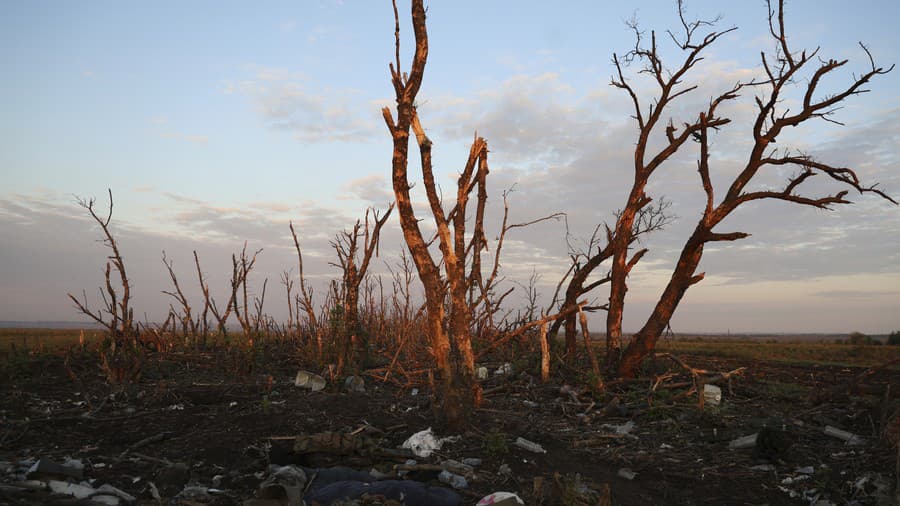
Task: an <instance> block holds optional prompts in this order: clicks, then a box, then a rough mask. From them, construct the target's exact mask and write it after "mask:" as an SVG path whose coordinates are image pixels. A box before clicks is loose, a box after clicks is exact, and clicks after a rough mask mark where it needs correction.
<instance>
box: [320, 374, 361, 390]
mask: <svg viewBox="0 0 900 506" xmlns="http://www.w3.org/2000/svg"><path fill="white" fill-rule="evenodd" d="M323 386H324V385H323ZM344 390H347V391H348V392H358V393H363V392H365V391H366V380H364V379H363V378H362V376H347V379H346V380H344Z"/></svg>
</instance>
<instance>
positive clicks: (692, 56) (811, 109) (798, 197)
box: [606, 0, 896, 377]
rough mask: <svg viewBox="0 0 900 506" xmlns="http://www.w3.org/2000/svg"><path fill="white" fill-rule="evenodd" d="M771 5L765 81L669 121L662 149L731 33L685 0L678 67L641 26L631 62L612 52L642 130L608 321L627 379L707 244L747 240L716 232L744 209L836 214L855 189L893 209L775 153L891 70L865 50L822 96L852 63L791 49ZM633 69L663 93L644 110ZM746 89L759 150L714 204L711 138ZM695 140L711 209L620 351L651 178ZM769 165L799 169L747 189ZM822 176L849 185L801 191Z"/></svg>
mask: <svg viewBox="0 0 900 506" xmlns="http://www.w3.org/2000/svg"><path fill="white" fill-rule="evenodd" d="M768 5H769V32H770V35H771V39H772V41H773V42H774V43H775V47H776V49H775V51H774V55H767V54H766V53H765V52H762V53H761V55H762V67H763V70H764V71H765V77H764V78H762V79H760V80H755V81H749V82H743V83H738V84H736V85H734V86H733V87H732V88H730V89H728V90H726V91H724V92H723V93H721V94H719V95H717V96H714V97H713V98H712V99H711V100H710V102H709V104H708V106H707V107H706V108H705V110H702V111H700V112H699V113H698V114H697V116H696V119H695V120H693V121H691V122H686V123H684V124H683V125H681V126H675V124H674V123H673V122H672V120H671V119H670V120H669V121H668V124H666V125H665V126H664V127H662V128H663V130H664V135H665V140H664V142H663V145H662V147H661V148H660V149H659V150H658V151H651V150H650V142H649V140H650V137H651V134H653V133H654V132H656V131H658V130H659V128H660V127H661V123H662V122H663V121H664V119H665V118H664V116H665V115H667V114H668V112H667V111H668V110H669V109H670V108H671V104H672V103H673V101H674V100H676V99H677V98H679V97H681V96H683V95H685V94H687V93H690V92H691V91H693V90H694V89H695V88H696V87H697V86H696V85H689V86H688V85H684V84H683V81H684V79H685V78H686V76H687V75H688V74H689V73H690V72H691V71H692V70H693V69H694V67H695V65H696V64H697V63H699V62H700V61H701V60H702V59H703V56H702V55H703V54H704V52H705V51H706V50H707V48H709V47H710V46H711V45H712V44H714V43H715V42H716V41H717V40H718V39H719V38H720V37H722V36H723V35H725V34H727V33H729V32H731V31H732V30H734V28H729V29H725V30H722V31H716V30H715V28H714V23H713V22H709V21H690V22H689V21H687V20H686V18H685V14H684V9H683V6H682V4H681V2H680V1H679V2H678V6H679V15H680V20H681V28H682V31H681V33H679V34H675V33H673V32H669V33H668V35H669V38H670V39H671V40H672V41H673V42H674V43H675V44H676V46H677V48H678V49H680V50H681V52H682V54H683V59H682V60H681V61H680V63H679V64H678V65H677V67H674V68H669V67H668V66H666V65H665V64H664V62H663V59H662V56H661V54H660V52H659V50H658V46H657V37H656V33H655V32H651V34H650V39H649V41H648V40H646V39H645V37H644V34H643V32H641V31H639V30H638V28H637V26H636V24H635V25H634V26H633V28H634V32H635V38H636V42H635V46H634V48H633V49H632V50H631V51H629V52H628V53H627V54H625V55H624V56H619V55H615V54H614V55H613V60H612V61H613V64H614V66H615V69H616V75H614V76H613V78H612V85H613V86H615V87H617V88H619V89H622V90H624V91H625V93H626V94H627V95H628V96H629V97H630V99H631V102H632V105H633V107H634V113H633V118H634V120H635V122H636V124H637V141H636V143H635V153H634V179H633V185H632V188H631V191H630V193H629V195H628V199H627V201H626V204H625V207H624V208H623V209H622V212H621V213H620V215H619V217H618V219H617V220H616V226H615V228H614V229H613V230H612V233H611V234H610V236H609V237H610V241H609V248H610V250H611V257H612V265H611V269H610V281H609V284H610V296H609V305H608V306H609V307H608V313H607V322H606V330H607V334H608V339H609V341H610V343H611V344H610V355H609V357H608V359H610V360H611V361H612V365H613V366H614V368H615V371H616V373H617V374H618V375H620V376H625V377H629V376H634V375H635V374H636V373H637V371H638V367H639V365H640V363H641V361H642V360H643V358H644V357H646V356H647V355H648V354H650V353H652V352H653V350H654V348H655V345H656V342H657V340H658V339H659V337H660V335H661V334H662V332H663V331H664V330H665V329H666V328H667V326H668V325H669V322H670V320H671V318H672V315H673V313H674V312H675V309H676V308H677V307H678V304H679V302H680V301H681V298H682V297H683V295H684V293H685V292H686V291H687V289H688V288H690V287H691V286H693V285H695V284H697V283H699V282H700V281H701V280H703V277H704V273H697V272H696V271H697V267H698V265H699V263H700V259H701V258H702V256H703V249H704V246H705V245H706V244H707V243H710V242H720V241H735V240H739V239H743V238H745V237H748V236H749V234H748V233H745V232H718V231H715V230H714V229H715V227H716V226H717V225H719V224H720V223H721V222H722V220H724V219H725V218H726V217H727V216H729V215H730V214H731V213H732V212H733V211H734V210H736V209H738V208H739V207H740V206H742V205H744V204H746V203H748V202H753V201H763V200H781V201H785V202H791V203H795V204H800V205H805V206H812V207H816V208H819V209H831V208H832V206H834V205H837V204H849V203H850V201H849V200H847V198H846V196H847V193H848V189H852V190H856V191H857V192H859V193H860V194H866V193H871V194H874V195H877V196H879V197H882V198H884V199H886V200H888V201H890V202H893V203H894V204H896V202H895V201H894V200H893V199H892V198H891V197H889V196H888V195H887V194H885V193H883V192H882V191H881V190H880V189H878V188H877V185H868V186H867V185H864V184H863V183H861V182H860V180H859V178H858V177H857V174H856V172H855V171H854V170H853V169H851V168H847V167H838V166H834V165H831V164H829V163H827V162H822V161H819V160H817V159H816V158H814V157H813V156H812V155H809V154H806V153H803V152H800V151H797V150H791V149H790V148H787V147H783V148H781V147H775V143H776V141H777V140H778V137H779V135H780V134H781V133H782V132H783V131H784V130H785V129H786V128H788V127H800V126H803V125H804V124H806V123H807V122H809V121H811V120H816V119H821V120H825V121H829V122H832V123H838V124H840V123H839V122H838V121H837V120H835V119H834V117H833V115H834V113H835V112H836V111H837V109H838V108H839V107H840V104H841V103H842V102H843V101H844V100H846V99H847V98H849V97H851V96H853V95H857V94H860V93H864V92H866V91H868V90H866V89H865V88H864V87H865V86H866V84H867V83H869V81H870V80H871V79H873V78H874V77H876V76H879V75H882V74H885V73H887V72H889V71H890V70H891V69H893V66H892V67H891V68H888V69H885V68H882V67H879V66H877V65H876V64H875V61H874V59H873V58H872V55H871V53H870V52H869V50H868V49H867V48H866V47H865V46H864V45H862V44H860V47H861V48H862V51H863V53H864V54H865V55H866V57H867V63H868V68H866V69H865V70H863V71H862V72H861V73H859V74H857V75H855V76H854V77H853V79H852V80H851V82H850V84H849V85H847V86H845V87H839V88H837V89H836V90H833V91H828V92H824V91H823V90H822V86H823V82H824V80H825V79H826V78H828V77H831V75H832V72H834V71H835V70H837V69H840V68H842V67H844V66H845V65H846V64H847V60H834V59H822V58H820V57H819V55H818V52H819V50H818V49H816V50H813V51H800V52H796V51H793V50H791V48H790V47H789V44H788V37H787V33H786V31H785V23H784V14H785V10H784V1H783V0H779V1H778V3H777V5H776V6H773V5H772V3H771V2H769V3H768ZM704 32H705V33H704ZM632 64H633V65H638V66H639V70H638V72H639V73H641V74H645V75H648V76H650V78H651V81H654V82H655V83H656V85H657V92H656V94H655V96H654V97H653V99H652V100H651V101H650V103H649V105H647V106H643V105H641V104H642V100H641V99H639V97H638V91H637V88H636V87H635V86H634V85H633V83H632V79H631V78H629V77H626V72H625V68H626V67H627V66H629V65H632ZM746 90H757V91H756V92H757V94H756V96H755V103H756V108H757V113H756V118H755V120H754V122H753V125H752V128H751V130H750V131H751V132H752V136H753V138H752V141H753V145H752V147H751V148H750V150H749V152H748V153H747V154H746V159H747V161H746V163H745V165H744V167H743V168H742V169H741V170H740V172H739V173H738V174H737V175H736V176H735V177H734V179H733V180H732V181H731V184H730V185H729V187H728V189H727V190H726V191H725V193H724V195H723V196H721V198H720V200H719V201H718V203H717V202H716V195H715V192H714V188H713V184H712V180H711V177H710V164H711V162H712V160H711V157H710V137H711V135H712V134H713V133H714V132H715V131H717V130H718V129H720V128H722V127H724V126H726V125H728V124H729V123H730V122H731V119H730V118H727V117H724V116H722V115H721V114H720V111H719V108H720V106H721V105H722V104H724V103H726V102H730V101H732V100H735V99H736V98H737V97H738V95H739V93H740V92H743V91H746ZM790 90H798V91H799V93H800V96H801V97H802V98H801V100H800V103H799V104H798V106H796V107H795V108H794V109H790V108H788V107H787V106H786V101H785V98H786V97H787V95H788V93H789V92H790ZM688 141H692V142H693V143H695V144H697V145H698V146H699V159H698V161H697V171H698V172H699V175H700V183H701V185H702V188H703V190H704V192H705V194H706V206H705V209H704V210H703V212H702V215H701V217H700V219H699V220H698V222H697V224H696V226H695V228H694V231H693V232H692V233H691V235H690V237H689V238H688V239H687V241H686V242H685V243H684V246H683V247H682V250H681V254H680V256H679V258H678V263H677V265H676V266H675V268H674V270H673V272H672V276H671V278H670V280H669V282H668V283H667V285H666V287H665V289H664V290H663V293H662V294H661V296H660V299H659V301H658V302H657V304H656V306H655V308H654V309H653V312H652V313H651V314H650V316H649V317H648V318H647V320H646V322H645V323H644V325H643V326H642V327H641V329H640V330H639V331H638V332H637V333H636V334H635V335H634V337H633V339H632V340H631V342H630V344H629V345H628V347H627V348H626V349H625V350H624V351H622V352H621V354H620V350H621V347H620V338H621V335H622V316H623V309H624V306H625V292H626V291H627V285H626V280H627V277H628V274H629V272H630V271H631V269H632V267H634V265H635V264H636V263H637V261H639V260H640V257H641V256H642V255H643V252H644V250H638V251H637V252H632V251H631V250H630V249H629V244H631V242H632V240H633V238H634V235H635V231H636V230H637V229H636V227H635V220H636V219H637V217H638V216H640V212H641V210H642V209H644V208H646V206H648V205H650V203H651V201H652V199H651V197H650V196H648V195H647V194H646V192H645V190H646V188H647V184H648V182H649V181H650V178H651V177H652V176H653V175H654V174H655V173H656V172H657V171H658V169H659V168H660V167H662V166H663V165H664V164H665V162H667V161H668V160H669V159H670V158H671V156H672V155H673V154H674V153H676V152H677V151H679V150H680V149H681V148H682V147H683V146H685V145H686V144H687V143H688ZM779 146H780V145H779ZM772 168H775V169H782V168H794V169H795V170H797V172H795V174H794V175H793V176H790V177H789V178H788V179H787V181H786V182H785V184H784V186H783V188H782V189H780V190H754V189H751V188H750V187H749V186H748V185H749V184H750V183H751V182H752V181H753V180H754V178H755V177H756V176H757V175H758V174H759V173H760V172H761V171H765V170H766V169H772ZM816 175H823V176H826V177H827V178H829V179H830V180H832V181H833V182H835V183H837V184H838V185H842V186H844V187H845V189H842V190H840V191H836V192H834V193H828V194H824V195H819V196H808V195H804V194H800V193H798V190H800V189H801V188H802V187H803V183H805V182H807V181H808V180H809V179H810V178H811V177H813V176H816ZM804 188H805V187H804Z"/></svg>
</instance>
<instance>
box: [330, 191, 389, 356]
mask: <svg viewBox="0 0 900 506" xmlns="http://www.w3.org/2000/svg"><path fill="white" fill-rule="evenodd" d="M393 210H394V204H390V205H389V206H388V208H387V211H385V213H384V216H379V213H378V211H376V210H374V209H372V208H369V209H366V217H365V222H363V223H361V222H360V220H356V224H355V225H353V229H352V230H350V231H347V230H344V231H343V232H341V233H340V234H338V235H337V236H336V237H335V239H334V240H333V241H331V246H332V247H333V248H334V251H335V253H337V257H338V261H337V263H332V264H331V265H334V266H335V267H338V268H340V269H341V282H342V284H343V294H344V296H343V299H342V302H343V317H344V328H343V331H344V332H343V334H344V335H342V336H339V339H340V343H339V344H338V374H340V373H341V371H342V370H343V366H344V364H345V363H346V364H350V365H351V367H352V368H353V369H354V373H355V372H358V371H356V370H355V369H357V368H358V366H359V363H358V358H359V357H358V355H359V353H360V352H364V350H365V349H366V346H367V343H366V342H365V338H364V335H363V332H361V330H362V329H361V328H360V326H359V287H360V285H361V284H362V282H363V280H364V279H365V278H366V272H368V270H369V263H370V262H371V260H372V256H373V255H375V256H377V255H378V244H379V238H380V236H381V227H383V226H384V224H385V223H386V222H387V220H388V218H389V217H390V216H391V211H393ZM370 213H371V215H372V222H371V226H370V222H369V214H370ZM360 238H362V240H363V244H362V257H361V258H360V256H359V253H360V252H359V239H360Z"/></svg>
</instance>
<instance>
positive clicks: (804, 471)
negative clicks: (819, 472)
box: [794, 466, 816, 474]
mask: <svg viewBox="0 0 900 506" xmlns="http://www.w3.org/2000/svg"><path fill="white" fill-rule="evenodd" d="M794 472H795V473H800V474H816V469H815V468H814V467H813V466H806V467H798V468H797V470H796V471H794Z"/></svg>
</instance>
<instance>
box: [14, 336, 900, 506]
mask: <svg viewBox="0 0 900 506" xmlns="http://www.w3.org/2000/svg"><path fill="white" fill-rule="evenodd" d="M681 358H682V359H683V360H684V361H685V362H687V363H688V364H690V365H692V366H693V367H697V368H704V369H707V370H711V371H729V370H734V369H736V368H738V367H742V366H746V367H747V370H746V371H745V372H744V373H743V374H742V375H739V376H737V377H735V378H734V379H732V380H731V381H730V384H729V382H721V383H719V384H720V386H721V387H722V391H723V395H722V397H723V399H722V404H721V406H719V407H711V406H709V405H707V406H706V407H705V408H704V409H702V410H701V409H700V408H699V407H698V397H697V395H696V394H695V393H692V394H690V395H684V394H685V393H687V392H688V390H689V389H690V387H691V386H690V383H691V382H692V381H691V379H690V376H686V375H683V374H681V372H682V371H680V370H677V369H673V371H672V372H673V373H678V375H676V376H673V377H671V378H669V379H668V380H667V381H665V382H663V383H662V385H661V386H660V387H659V388H658V389H657V391H656V392H655V393H653V394H652V395H651V393H650V386H651V383H652V378H654V377H659V375H660V374H663V373H664V372H665V369H663V364H664V362H663V361H661V360H660V361H659V364H657V365H656V366H657V367H658V370H656V371H655V373H656V374H655V375H654V374H649V373H648V374H649V375H648V378H650V379H646V380H641V381H636V382H633V383H621V384H618V385H611V386H610V387H609V389H608V390H607V392H606V393H605V394H604V395H600V394H598V393H596V392H591V391H590V390H589V389H587V388H582V387H581V386H580V385H582V384H583V383H579V382H578V381H576V380H575V379H574V378H575V375H574V374H573V375H572V377H571V378H568V379H564V378H562V377H561V376H557V377H555V378H553V379H552V380H551V382H550V383H549V384H546V385H545V384H542V383H540V381H538V379H537V377H535V376H533V372H517V371H514V372H513V374H510V375H503V376H492V377H491V378H490V379H489V380H487V381H485V382H484V385H483V386H484V389H485V392H486V402H485V404H484V405H483V407H482V408H481V409H479V410H477V411H476V412H475V413H474V414H473V415H472V417H471V420H470V423H469V426H468V428H467V429H465V430H463V431H458V432H451V431H449V430H447V428H446V427H443V426H441V425H440V424H437V423H436V422H435V419H434V416H433V413H432V410H431V406H430V402H429V392H428V387H427V385H418V386H417V389H418V392H417V393H416V394H415V395H414V390H412V386H411V385H405V386H403V387H401V386H399V385H397V384H394V383H391V382H387V383H383V382H380V381H378V380H376V379H375V378H374V377H373V376H367V377H366V392H365V393H345V392H341V391H340V389H339V388H338V386H339V385H340V384H342V383H343V382H341V381H338V382H336V383H337V384H338V385H334V384H329V386H328V387H327V388H326V389H325V390H323V391H321V392H311V391H308V390H304V389H301V388H298V387H295V386H294V385H293V377H294V375H295V374H296V372H297V370H298V369H299V368H300V367H299V366H298V365H297V360H295V359H293V358H291V357H286V356H282V357H280V358H272V357H267V358H266V359H265V360H264V361H261V362H259V363H264V364H265V366H264V367H262V366H259V365H256V366H254V367H246V368H243V367H238V366H237V365H236V364H238V362H236V361H234V360H232V358H231V355H229V354H227V353H224V352H221V353H219V352H213V353H189V354H178V353H169V354H165V355H148V356H145V357H144V365H143V371H142V374H141V377H140V380H139V381H138V382H137V383H134V384H128V385H124V386H122V385H109V384H108V383H107V381H106V377H105V375H104V374H103V373H102V372H101V370H100V368H99V366H98V360H97V355H96V354H95V353H83V354H80V355H75V356H73V357H72V358H71V359H70V361H69V366H68V369H67V367H66V365H65V364H64V359H63V358H62V357H60V356H54V355H49V354H48V355H38V356H32V357H28V358H27V359H23V358H22V357H18V358H16V359H15V360H13V359H12V358H10V359H8V360H7V364H6V366H5V368H4V369H3V370H2V371H0V374H2V376H0V377H2V384H0V399H2V402H0V422H2V426H0V461H6V462H9V463H16V462H19V461H23V460H27V459H34V460H36V459H50V460H53V461H57V462H62V461H64V460H65V459H66V458H73V459H80V460H81V461H83V462H84V464H85V478H86V479H92V480H95V481H93V482H92V483H93V484H94V485H95V486H99V485H101V484H103V483H108V484H111V485H113V486H115V487H118V488H120V489H122V490H124V491H126V492H128V493H130V494H132V495H134V496H136V497H138V499H139V502H140V503H146V504H156V501H155V500H154V499H153V498H152V495H151V487H150V483H151V482H152V483H153V484H154V486H155V487H156V488H157V489H158V490H159V493H160V495H162V496H163V497H164V498H166V497H172V496H174V495H175V494H177V493H178V492H180V491H181V489H182V488H183V486H184V485H185V484H196V485H202V486H205V487H213V485H214V483H215V484H217V485H216V488H218V489H221V490H222V492H221V493H220V494H218V495H216V496H214V500H213V503H215V504H241V502H242V501H244V500H245V499H248V498H251V497H253V496H254V493H255V492H256V489H257V487H258V485H259V482H260V481H261V480H262V479H263V478H264V477H265V472H266V470H267V466H268V464H269V463H270V461H275V462H278V461H284V460H285V459H287V460H290V458H291V456H290V453H291V452H290V448H291V445H292V443H293V441H292V439H291V437H293V436H298V435H303V434H314V433H319V432H326V431H337V432H353V433H355V434H358V435H364V436H367V437H371V438H374V439H375V440H377V441H379V442H380V446H382V447H384V448H388V449H396V448H398V447H399V446H400V445H401V443H402V442H403V441H404V440H405V439H406V438H408V437H409V436H410V435H411V434H413V433H415V432H418V431H420V430H423V429H425V428H427V427H433V428H434V431H435V433H436V434H438V435H440V436H449V435H459V436H461V438H460V440H459V441H457V442H455V443H448V444H447V445H445V446H444V448H443V449H442V450H440V451H438V452H436V453H435V455H433V456H432V457H431V458H430V459H419V462H420V463H427V462H431V463H436V462H439V461H441V460H444V459H456V460H462V459H463V458H471V457H476V458H481V459H483V463H482V464H481V465H480V466H478V467H477V468H476V472H475V478H474V479H473V480H470V486H469V488H468V489H466V490H463V491H461V494H462V495H463V497H464V499H465V504H475V502H477V500H478V499H479V498H480V497H482V496H484V495H486V494H488V493H490V492H494V491H498V490H503V491H511V492H516V493H517V494H518V495H519V496H520V497H522V498H523V499H524V500H525V501H526V503H527V504H598V503H602V500H603V496H604V494H605V492H604V491H605V490H606V489H607V486H608V490H609V496H610V497H611V500H612V504H812V503H814V502H815V500H816V499H817V498H818V499H819V500H825V499H827V500H830V501H832V503H834V504H852V503H854V502H853V501H856V503H857V504H878V501H879V500H882V501H888V499H886V497H895V496H894V495H893V494H894V493H895V492H894V491H892V490H890V487H893V486H895V483H894V480H895V478H894V470H895V467H894V466H895V458H896V450H894V449H893V448H892V447H891V443H889V442H888V440H886V439H885V438H884V437H883V433H882V432H883V430H882V429H883V427H884V426H885V425H889V424H890V423H891V420H892V418H891V417H892V416H896V408H897V403H896V399H892V398H891V392H890V390H891V389H890V388H888V387H889V386H892V387H893V390H894V393H896V392H897V391H898V390H900V388H898V387H900V372H898V371H896V370H890V369H888V370H880V371H876V372H875V373H873V374H870V375H866V376H865V378H863V379H862V380H861V381H859V382H856V383H858V385H856V386H854V388H853V389H851V388H850V386H851V385H852V384H854V378H857V376H858V375H859V374H860V373H861V372H862V371H863V370H862V369H850V368H838V367H791V366H783V365H774V364H768V363H736V362H734V361H723V360H715V359H712V358H710V357H699V356H697V357H691V356H684V357H681ZM487 365H489V366H493V368H496V367H497V364H487ZM667 365H668V363H666V366H667ZM69 371H71V373H72V374H70V372H69ZM248 371H249V372H248ZM560 374H563V373H560ZM270 377H271V383H270V379H269V378H270ZM679 382H683V383H686V384H685V385H684V386H681V387H679V386H672V385H676V384H677V383H679ZM563 384H568V385H572V387H573V388H574V390H575V394H573V395H568V394H566V395H561V394H560V388H561V386H562V385H563ZM845 386H846V387H845ZM670 387H671V388H670ZM851 390H852V391H851ZM886 390H887V393H886V394H885V391H886ZM629 421H631V422H633V423H634V424H635V427H634V429H633V430H631V431H630V432H628V433H627V434H617V433H616V427H621V426H623V424H626V423H627V422H629ZM893 423H895V424H896V423H898V422H896V420H895V419H894V422H893ZM826 426H832V427H836V428H839V429H842V430H845V431H849V432H852V433H854V434H856V435H858V436H860V437H861V438H862V442H861V444H860V445H857V446H848V445H847V444H846V443H845V441H843V440H841V439H838V438H836V437H831V436H828V435H825V434H824V433H823V429H824V428H825V427H826ZM761 430H762V433H763V434H765V438H764V439H765V441H760V443H762V444H761V445H758V446H757V448H755V449H754V448H750V449H737V450H732V449H729V442H731V441H732V440H734V439H736V438H739V437H741V436H747V435H750V434H753V433H755V432H760V431H761ZM154 436H156V437H155V438H154ZM518 437H522V438H525V439H527V440H530V441H532V442H535V443H538V444H539V445H541V446H542V447H543V448H544V449H545V450H546V453H532V452H529V451H526V450H524V449H521V448H519V447H517V446H516V445H515V444H514V441H515V440H516V438H518ZM148 438H150V439H151V441H149V442H146V443H145V444H142V445H140V446H138V447H133V445H135V444H136V443H138V442H141V441H144V440H147V439H148ZM126 450H127V451H126ZM281 463H285V462H281ZM336 463H342V464H346V465H353V464H356V465H357V467H358V468H360V469H361V470H363V471H368V470H369V469H371V466H370V464H376V467H379V468H381V469H386V470H390V467H391V465H392V464H394V463H396V461H389V462H382V463H378V462H373V463H368V462H362V461H359V460H356V461H354V460H353V459H352V458H349V457H348V458H346V459H344V460H343V461H341V462H336ZM178 464H182V465H178ZM313 464H315V463H313ZM363 464H365V467H363ZM377 464H381V465H377ZM504 465H505V466H504ZM506 466H508V471H506V469H503V468H505V467H506ZM803 468H807V469H803ZM623 469H627V470H630V471H632V472H633V473H635V475H634V476H633V478H632V479H628V478H626V477H623V475H627V474H628V473H627V472H626V471H623ZM504 471H506V472H504ZM419 478H420V479H428V478H429V476H427V475H424V476H422V475H420V476H419ZM13 479H14V478H13V477H12V475H9V474H8V475H6V476H5V477H4V476H2V475H0V481H3V482H4V483H5V484H7V485H9V484H12V485H14V484H15V483H14V482H13ZM434 483H437V481H434ZM886 487H887V488H886ZM879 488H880V489H881V490H879ZM879 498H881V499H879ZM75 502H76V501H74V500H73V499H68V498H65V497H62V496H50V495H49V494H48V493H45V492H33V491H28V492H22V491H12V490H11V489H2V490H0V503H9V504H48V503H53V504H73V503H75ZM185 504H187V503H185ZM194 504H196V503H194ZM820 504H826V503H820ZM885 504H889V503H887V502H886V503H885Z"/></svg>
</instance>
